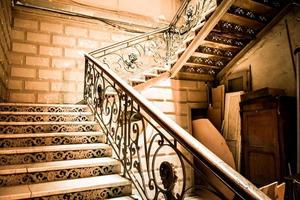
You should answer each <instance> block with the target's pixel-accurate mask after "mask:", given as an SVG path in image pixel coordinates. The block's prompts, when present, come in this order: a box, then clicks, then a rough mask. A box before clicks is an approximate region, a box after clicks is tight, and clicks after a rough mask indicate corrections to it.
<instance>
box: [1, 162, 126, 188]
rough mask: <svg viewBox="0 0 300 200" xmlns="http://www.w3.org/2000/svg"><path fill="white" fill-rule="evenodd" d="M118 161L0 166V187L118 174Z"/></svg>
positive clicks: (119, 169) (119, 166) (119, 167)
mask: <svg viewBox="0 0 300 200" xmlns="http://www.w3.org/2000/svg"><path fill="white" fill-rule="evenodd" d="M120 171H121V165H120V162H119V161H117V160H115V159H112V158H105V157H103V158H91V159H80V160H66V161H55V162H43V163H32V164H21V165H7V166H0V187H4V186H12V185H21V184H33V183H44V182H50V181H59V180H67V179H75V178H85V177H91V176H101V175H109V174H118V173H120Z"/></svg>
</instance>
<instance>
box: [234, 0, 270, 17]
mask: <svg viewBox="0 0 300 200" xmlns="http://www.w3.org/2000/svg"><path fill="white" fill-rule="evenodd" d="M233 5H234V6H237V7H240V8H244V9H247V10H253V11H255V12H258V13H261V14H267V13H270V12H271V11H272V10H273V8H272V7H270V6H267V5H265V4H262V3H259V2H256V1H252V0H236V1H235V2H234V4H233Z"/></svg>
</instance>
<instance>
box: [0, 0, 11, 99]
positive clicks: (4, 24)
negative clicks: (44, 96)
mask: <svg viewBox="0 0 300 200" xmlns="http://www.w3.org/2000/svg"><path fill="white" fill-rule="evenodd" d="M11 16H12V13H11V2H10V1H9V0H0V101H6V100H7V97H8V89H7V83H8V77H9V75H8V72H9V51H10V48H11V21H12V17H11Z"/></svg>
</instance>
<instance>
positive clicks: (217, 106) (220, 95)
mask: <svg viewBox="0 0 300 200" xmlns="http://www.w3.org/2000/svg"><path fill="white" fill-rule="evenodd" d="M211 93H212V105H211V107H209V109H208V113H207V114H208V118H209V120H210V121H211V122H212V123H213V125H214V126H215V127H216V128H217V129H218V130H219V131H221V127H222V122H223V116H224V95H225V86H224V85H220V86H218V87H216V88H212V89H211Z"/></svg>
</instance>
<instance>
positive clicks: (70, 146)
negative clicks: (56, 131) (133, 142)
mask: <svg viewBox="0 0 300 200" xmlns="http://www.w3.org/2000/svg"><path fill="white" fill-rule="evenodd" d="M110 148H111V147H110V146H109V145H108V144H104V143H91V144H67V145H51V146H33V147H11V148H1V149H0V155H2V154H22V153H37V152H55V151H74V150H90V149H110Z"/></svg>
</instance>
